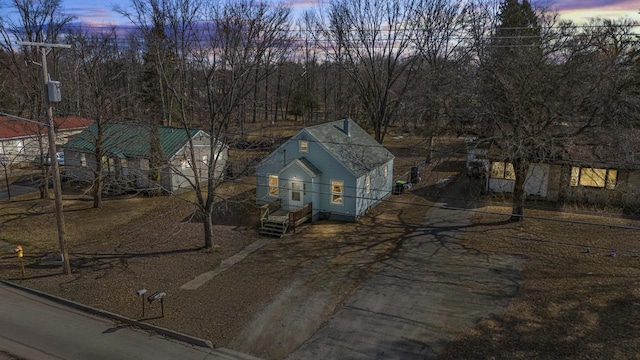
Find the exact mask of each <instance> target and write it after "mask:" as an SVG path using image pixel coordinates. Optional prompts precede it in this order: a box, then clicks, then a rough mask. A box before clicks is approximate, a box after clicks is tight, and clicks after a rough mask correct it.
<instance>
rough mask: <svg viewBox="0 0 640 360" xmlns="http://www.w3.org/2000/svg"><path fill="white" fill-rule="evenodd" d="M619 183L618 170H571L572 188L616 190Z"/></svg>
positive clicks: (577, 168)
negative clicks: (584, 187)
mask: <svg viewBox="0 0 640 360" xmlns="http://www.w3.org/2000/svg"><path fill="white" fill-rule="evenodd" d="M617 181H618V170H615V169H596V168H581V167H576V166H574V167H572V168H571V181H570V182H569V185H570V186H574V187H575V186H586V187H596V188H605V189H609V190H611V189H615V188H616V183H617Z"/></svg>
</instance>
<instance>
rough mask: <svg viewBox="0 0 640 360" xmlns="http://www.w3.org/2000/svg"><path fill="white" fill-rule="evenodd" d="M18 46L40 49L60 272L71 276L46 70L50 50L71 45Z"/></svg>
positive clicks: (41, 44)
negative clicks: (60, 259) (60, 260)
mask: <svg viewBox="0 0 640 360" xmlns="http://www.w3.org/2000/svg"><path fill="white" fill-rule="evenodd" d="M16 44H18V45H24V46H36V47H38V48H40V52H41V53H42V78H43V86H44V90H43V99H44V106H45V108H46V109H47V123H48V124H49V126H48V127H49V129H48V130H49V131H48V132H47V134H48V138H49V161H50V162H51V170H52V172H53V174H52V177H53V194H54V198H55V203H56V222H57V225H58V244H59V246H60V255H61V256H62V271H63V272H64V273H65V274H67V275H71V265H70V263H69V252H68V251H67V243H66V239H65V233H64V209H63V207H62V186H61V184H60V167H59V166H58V157H57V156H56V154H57V151H56V132H55V124H54V121H53V108H52V106H51V99H50V98H49V96H50V94H49V82H50V80H49V71H48V69H47V54H48V53H49V51H51V49H52V48H64V49H70V48H71V45H66V44H47V43H42V42H29V41H18V42H16Z"/></svg>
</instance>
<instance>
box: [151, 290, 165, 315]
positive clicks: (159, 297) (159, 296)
mask: <svg viewBox="0 0 640 360" xmlns="http://www.w3.org/2000/svg"><path fill="white" fill-rule="evenodd" d="M165 296H167V293H165V292H164V291H156V292H154V293H153V294H151V295H149V297H148V298H147V301H149V305H151V303H153V302H154V301H156V300H160V311H161V317H164V297H165Z"/></svg>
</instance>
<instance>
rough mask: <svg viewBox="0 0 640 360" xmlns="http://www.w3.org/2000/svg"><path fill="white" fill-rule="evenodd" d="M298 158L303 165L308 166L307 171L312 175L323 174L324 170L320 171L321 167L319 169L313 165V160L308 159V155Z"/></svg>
mask: <svg viewBox="0 0 640 360" xmlns="http://www.w3.org/2000/svg"><path fill="white" fill-rule="evenodd" d="M297 160H298V161H300V163H301V164H302V166H304V167H306V168H307V171H308V172H309V173H311V174H312V175H314V176H320V175H322V171H320V169H318V168H317V167H316V166H315V165H313V164H312V163H311V161H309V159H307V158H306V157H301V158H300V159H297Z"/></svg>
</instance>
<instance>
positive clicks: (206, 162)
mask: <svg viewBox="0 0 640 360" xmlns="http://www.w3.org/2000/svg"><path fill="white" fill-rule="evenodd" d="M202 163H203V164H204V165H205V166H209V157H208V156H207V155H203V156H202Z"/></svg>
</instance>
